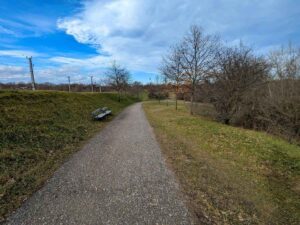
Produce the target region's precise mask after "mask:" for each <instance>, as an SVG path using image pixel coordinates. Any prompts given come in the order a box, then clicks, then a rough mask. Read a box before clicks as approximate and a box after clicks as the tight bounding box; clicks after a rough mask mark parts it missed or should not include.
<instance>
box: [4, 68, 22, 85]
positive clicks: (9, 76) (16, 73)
mask: <svg viewBox="0 0 300 225" xmlns="http://www.w3.org/2000/svg"><path fill="white" fill-rule="evenodd" d="M27 76H28V73H27V74H26V70H25V69H24V67H21V66H8V65H0V83H1V82H7V81H12V80H14V79H18V80H20V79H21V80H24V79H25V80H26V77H27Z"/></svg>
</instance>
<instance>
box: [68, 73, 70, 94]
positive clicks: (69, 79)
mask: <svg viewBox="0 0 300 225" xmlns="http://www.w3.org/2000/svg"><path fill="white" fill-rule="evenodd" d="M68 81H69V92H71V78H70V76H68Z"/></svg>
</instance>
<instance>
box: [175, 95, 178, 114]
mask: <svg viewBox="0 0 300 225" xmlns="http://www.w3.org/2000/svg"><path fill="white" fill-rule="evenodd" d="M175 95H176V96H175V109H176V110H177V100H178V91H176V93H175Z"/></svg>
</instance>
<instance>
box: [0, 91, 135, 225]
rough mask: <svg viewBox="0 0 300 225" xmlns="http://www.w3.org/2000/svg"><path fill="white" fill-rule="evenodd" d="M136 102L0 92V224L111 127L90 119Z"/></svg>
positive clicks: (90, 96)
mask: <svg viewBox="0 0 300 225" xmlns="http://www.w3.org/2000/svg"><path fill="white" fill-rule="evenodd" d="M134 101H135V99H133V98H129V97H126V98H125V99H123V100H122V102H121V103H118V102H117V96H116V95H115V94H92V93H85V94H82V93H71V94H69V93H63V92H40V91H38V92H34V93H33V92H12V91H0V115H1V116H0V221H1V219H3V218H4V216H5V215H7V213H9V212H11V211H12V210H13V209H15V208H16V207H18V206H19V205H20V204H21V202H22V201H23V200H24V199H26V198H27V197H28V196H29V195H30V194H31V193H32V192H33V191H35V190H36V189H37V188H38V187H40V186H41V184H42V183H43V182H44V181H45V180H46V179H47V178H49V177H50V176H51V174H52V173H53V172H54V171H55V169H57V167H58V166H59V165H60V164H61V163H62V162H63V161H64V159H65V158H66V157H68V156H69V155H70V154H71V153H73V152H75V151H76V150H77V149H78V147H79V146H80V144H82V141H83V140H86V139H87V138H89V137H91V135H92V134H94V133H95V132H96V131H98V130H99V129H100V128H101V127H103V126H104V125H105V124H106V123H107V122H108V120H107V121H105V122H97V121H93V120H91V116H90V113H91V112H92V111H93V110H94V109H96V108H97V107H101V106H108V107H110V108H111V109H112V111H113V113H114V114H116V113H118V112H119V111H120V110H122V109H123V108H124V107H125V106H127V105H129V104H131V103H133V102H134Z"/></svg>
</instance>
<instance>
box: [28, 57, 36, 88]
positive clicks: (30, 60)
mask: <svg viewBox="0 0 300 225" xmlns="http://www.w3.org/2000/svg"><path fill="white" fill-rule="evenodd" d="M26 58H27V59H28V64H29V71H30V76H31V87H32V90H33V91H34V90H35V81H34V73H33V65H32V56H30V57H26Z"/></svg>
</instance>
